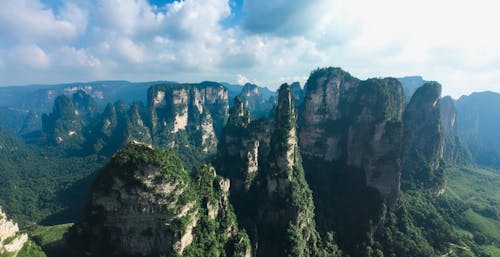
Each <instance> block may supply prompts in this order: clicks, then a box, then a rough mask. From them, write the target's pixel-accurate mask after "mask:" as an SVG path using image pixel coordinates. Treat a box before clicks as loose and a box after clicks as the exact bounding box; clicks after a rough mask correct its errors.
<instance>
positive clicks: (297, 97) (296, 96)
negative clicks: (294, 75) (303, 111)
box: [290, 82, 304, 110]
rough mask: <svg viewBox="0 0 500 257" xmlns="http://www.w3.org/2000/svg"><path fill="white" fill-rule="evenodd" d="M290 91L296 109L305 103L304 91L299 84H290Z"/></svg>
mask: <svg viewBox="0 0 500 257" xmlns="http://www.w3.org/2000/svg"><path fill="white" fill-rule="evenodd" d="M290 90H291V91H292V96H293V102H294V104H295V109H296V110H297V108H299V107H300V105H301V104H302V102H303V101H304V90H303V89H302V87H301V86H300V83H299V82H293V83H292V84H290Z"/></svg>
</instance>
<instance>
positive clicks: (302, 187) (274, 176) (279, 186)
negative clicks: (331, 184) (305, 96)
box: [257, 84, 319, 256]
mask: <svg viewBox="0 0 500 257" xmlns="http://www.w3.org/2000/svg"><path fill="white" fill-rule="evenodd" d="M278 94H279V95H278V104H277V106H276V110H275V118H274V121H275V128H274V131H273V133H272V136H271V143H270V153H269V157H268V163H269V164H268V165H269V166H268V167H267V169H265V170H264V172H263V173H262V174H261V177H260V178H261V183H262V189H261V190H262V191H261V192H260V193H261V194H262V195H263V197H262V200H261V201H260V203H259V204H258V213H257V223H258V225H257V227H258V234H259V236H258V238H259V242H258V255H259V256H287V255H288V256H312V255H314V254H316V253H315V250H316V247H317V243H318V239H319V235H318V232H317V231H316V226H315V223H314V204H313V199H312V192H311V190H310V189H309V186H308V184H307V182H306V180H305V177H304V170H303V167H302V162H301V157H300V150H299V146H298V139H297V131H296V118H295V110H294V109H295V108H294V103H293V97H292V94H291V91H290V86H289V85H287V84H284V85H282V86H281V88H280V90H279V93H278Z"/></svg>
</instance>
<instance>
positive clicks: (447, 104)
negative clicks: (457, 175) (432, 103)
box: [439, 96, 474, 165]
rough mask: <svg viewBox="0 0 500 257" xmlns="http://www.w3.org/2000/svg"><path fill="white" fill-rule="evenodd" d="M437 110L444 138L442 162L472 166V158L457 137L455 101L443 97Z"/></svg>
mask: <svg viewBox="0 0 500 257" xmlns="http://www.w3.org/2000/svg"><path fill="white" fill-rule="evenodd" d="M439 109H440V117H441V128H442V134H443V138H444V160H445V161H446V162H447V163H448V164H451V165H472V164H473V163H474V162H473V161H472V156H471V154H470V152H469V150H468V149H467V147H465V145H464V144H463V143H462V141H461V140H460V138H459V137H458V132H457V109H456V107H455V101H454V100H453V99H452V98H451V97H449V96H446V97H443V98H442V99H441V101H440V106H439Z"/></svg>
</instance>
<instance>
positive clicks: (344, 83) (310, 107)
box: [299, 68, 359, 161]
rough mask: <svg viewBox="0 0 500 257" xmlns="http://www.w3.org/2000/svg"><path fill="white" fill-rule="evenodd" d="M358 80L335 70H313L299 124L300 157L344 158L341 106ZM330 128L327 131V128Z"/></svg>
mask: <svg viewBox="0 0 500 257" xmlns="http://www.w3.org/2000/svg"><path fill="white" fill-rule="evenodd" d="M358 84H359V80H358V79H356V78H354V77H352V76H351V75H350V74H349V73H347V72H344V71H342V70H341V69H339V68H328V69H325V70H317V71H315V72H313V73H312V74H311V76H310V77H309V79H308V81H307V84H306V94H305V97H304V104H303V107H302V112H301V119H300V121H299V122H300V123H299V125H300V126H301V130H300V132H299V137H300V141H301V149H302V155H303V156H307V157H311V158H312V157H314V158H320V159H322V160H326V161H336V160H339V159H341V158H342V157H344V156H343V155H345V149H342V148H341V146H342V145H343V144H342V142H341V141H342V140H345V135H344V133H342V132H343V131H342V132H338V130H343V129H345V126H346V125H345V124H344V122H343V121H344V120H345V119H347V118H348V115H347V113H345V106H346V105H348V103H349V102H350V99H351V98H352V93H351V91H352V89H353V88H355V87H357V85H358ZM330 127H331V128H332V129H331V130H329V128H330Z"/></svg>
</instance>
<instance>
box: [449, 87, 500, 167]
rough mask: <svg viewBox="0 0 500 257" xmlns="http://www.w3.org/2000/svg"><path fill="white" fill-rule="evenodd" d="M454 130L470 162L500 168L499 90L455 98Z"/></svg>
mask: <svg viewBox="0 0 500 257" xmlns="http://www.w3.org/2000/svg"><path fill="white" fill-rule="evenodd" d="M456 106H457V131H458V134H459V137H460V139H461V140H462V142H463V143H464V144H465V145H466V146H467V148H468V149H469V150H470V152H471V154H472V157H473V159H474V162H475V163H477V164H478V165H481V166H486V167H492V168H495V169H500V137H499V136H498V132H499V131H500V118H499V117H500V115H499V113H498V111H496V110H499V109H500V94H499V93H495V92H479V93H472V94H471V95H468V96H462V97H460V99H458V100H457V102H456Z"/></svg>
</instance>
